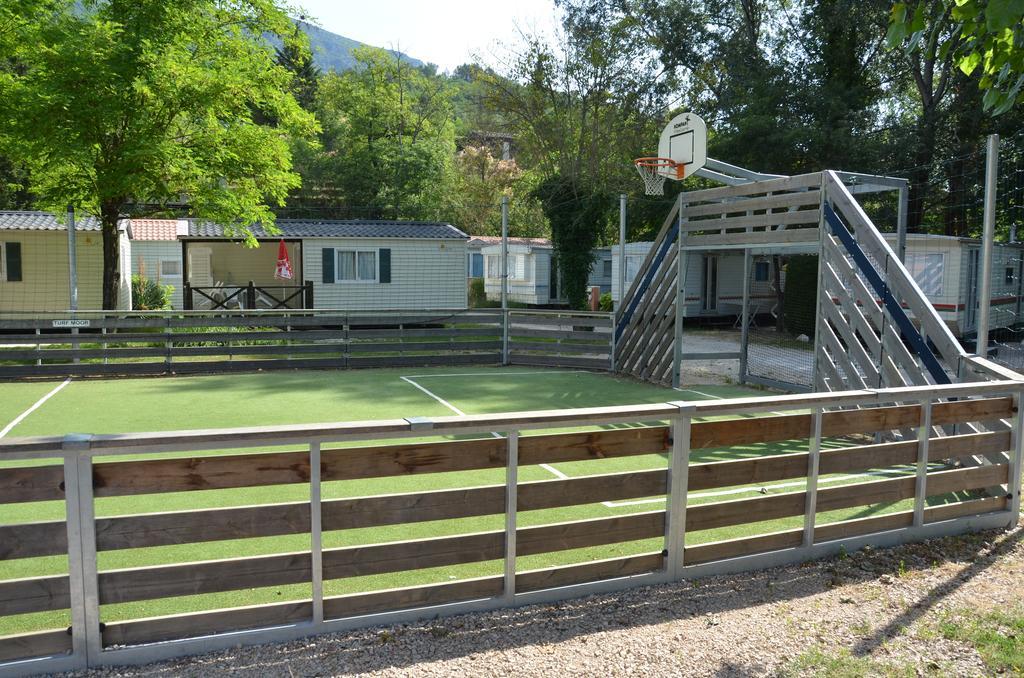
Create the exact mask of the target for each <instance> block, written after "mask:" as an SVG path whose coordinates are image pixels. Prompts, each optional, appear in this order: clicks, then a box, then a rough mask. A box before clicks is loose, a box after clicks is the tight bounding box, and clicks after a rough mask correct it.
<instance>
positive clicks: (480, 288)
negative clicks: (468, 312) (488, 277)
mask: <svg viewBox="0 0 1024 678" xmlns="http://www.w3.org/2000/svg"><path fill="white" fill-rule="evenodd" d="M486 301H487V292H486V291H485V290H484V279H483V278H471V279H470V281H469V307H470V308H480V307H482V306H483V305H484V303H485V302H486Z"/></svg>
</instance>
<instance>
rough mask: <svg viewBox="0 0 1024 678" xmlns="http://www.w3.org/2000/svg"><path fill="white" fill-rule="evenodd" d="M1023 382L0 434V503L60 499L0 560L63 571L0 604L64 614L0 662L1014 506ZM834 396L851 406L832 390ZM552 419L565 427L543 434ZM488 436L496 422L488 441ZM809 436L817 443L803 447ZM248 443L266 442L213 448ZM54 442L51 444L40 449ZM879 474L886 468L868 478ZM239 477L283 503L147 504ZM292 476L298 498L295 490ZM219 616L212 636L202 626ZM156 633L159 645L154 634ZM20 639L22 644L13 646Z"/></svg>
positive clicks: (334, 614)
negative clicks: (567, 515) (621, 461)
mask: <svg viewBox="0 0 1024 678" xmlns="http://www.w3.org/2000/svg"><path fill="white" fill-rule="evenodd" d="M986 363H987V361H986V362H982V363H978V364H977V365H976V368H977V370H978V371H979V374H980V373H981V372H986V371H988V370H989V366H988V365H987V364H986ZM997 373H998V370H997ZM997 376H998V374H997ZM1022 391H1024V382H1021V381H989V382H983V383H973V384H958V385H943V386H929V387H904V388H895V389H881V390H868V389H865V390H857V391H847V392H839V393H826V394H820V393H819V394H805V395H794V396H769V397H758V398H743V399H734V400H720V401H704V402H685V401H680V402H670V403H662V404H653V405H636V406H623V407H605V408H588V409H576V410H561V411H543V412H517V413H506V414H493V415H471V416H462V417H439V418H434V419H420V418H415V419H406V420H402V419H398V420H391V421H377V422H351V423H337V424H325V425H307V426H287V427H271V428H248V429H222V430H208V431H181V432H171V433H167V432H165V433H134V434H119V435H93V436H68V437H64V438H62V437H48V438H46V437H44V438H23V439H12V440H5V441H2V442H0V462H4V463H5V465H4V467H2V468H0V504H6V505H12V504H25V503H27V502H55V501H56V502H63V503H64V504H65V505H66V512H65V513H66V516H67V518H66V520H44V521H41V522H34V523H30V524H16V525H4V526H0V568H2V567H4V566H5V565H8V564H10V563H11V562H13V561H18V560H21V559H25V558H39V557H46V556H65V555H66V556H68V562H69V566H70V567H69V570H68V571H67V573H66V574H52V575H46V576H30V577H27V578H19V579H14V580H6V581H4V580H0V620H2V621H11V619H12V618H13V620H14V621H15V622H16V621H17V620H18V619H19V615H28V614H34V613H43V612H53V611H64V613H65V614H68V615H69V616H70V619H71V624H70V630H69V631H67V630H65V628H63V626H62V627H61V628H51V629H48V630H47V629H39V628H35V629H33V630H31V631H26V632H24V633H18V634H16V635H9V636H6V637H2V638H0V672H4V671H7V672H11V673H16V672H31V671H64V670H70V669H76V668H82V667H86V666H99V665H106V664H117V663H123V662H131V663H139V662H145V661H153V660H158V659H161V658H166V657H170V656H176V655H184V654H191V653H196V652H201V651H207V650H213V649H218V648H225V647H229V646H234V645H237V644H239V643H257V642H267V641H272V640H285V639H292V638H297V637H301V636H305V635H310V634H315V633H321V632H328V631H337V630H343V629H348V628H354V627H359V626H365V625H372V624H381V623H393V622H401V621H408V620H412V619H417V618H424V617H433V616H435V615H439V614H442V615H443V614H454V613H461V612H466V611H471V610H485V609H496V608H500V607H504V606H509V605H519V604H525V603H534V602H544V601H551V600H557V599H562V598H566V597H571V596H579V595H584V594H588V593H594V592H599V591H610V590H617V589H622V588H625V587H630V586H637V585H644V584H656V583H661V582H668V581H674V580H678V579H681V578H689V577H698V576H703V575H709V574H715V573H724V572H735V571H741V570H752V569H757V568H764V567H770V566H775V565H780V564H785V563H793V562H798V561H802V560H806V559H810V558H816V557H821V556H824V555H828V554H831V553H836V552H838V551H839V550H840V549H844V548H845V549H856V548H859V547H861V546H863V545H866V544H873V545H880V546H885V545H893V544H897V543H901V542H904V541H909V540H916V539H923V538H929V537H935V536H940V535H948V534H955V533H959V532H963V531H966V530H975V529H985V528H996V527H1007V526H1010V525H1013V524H1015V523H1016V522H1017V519H1018V514H1019V508H1020V475H1021V449H1022V437H1021V435H1020V433H1021V418H1022V412H1021V409H1020V407H1019V403H1020V397H1021V393H1022ZM854 406H856V407H858V408H860V409H840V408H850V407H854ZM777 412H786V413H785V414H776V413H777ZM753 415H757V416H753ZM642 422H645V423H642ZM658 422H660V423H658ZM968 423H970V424H972V425H973V428H972V432H970V433H960V434H956V435H950V436H946V437H935V431H936V430H937V428H936V427H943V426H946V427H948V426H958V425H959V426H962V425H965V424H968ZM989 424H999V425H1001V428H1000V426H995V425H993V426H989ZM569 427H585V429H584V430H578V431H575V432H569V433H564V432H553V431H552V429H561V430H564V429H566V428H569ZM913 428H916V429H917V430H918V431H919V435H918V436H917V437H916V438H913V437H911V438H909V439H907V438H905V439H889V440H884V441H882V442H878V443H875V444H868V441H870V440H872V439H873V436H874V434H875V433H876V432H885V431H894V430H900V429H913ZM492 431H496V432H500V433H499V434H498V437H496V436H494V435H491V432H492ZM452 437H457V438H456V439H452ZM826 439H827V440H828V442H829V444H828V445H827V446H824V447H823V441H824V440H826ZM778 441H803V442H804V444H805V445H806V449H807V451H806V452H794V453H788V454H776V455H772V456H762V457H755V458H747V459H733V460H728V461H699V460H698V459H695V458H694V456H695V455H698V454H701V451H702V450H709V449H712V450H719V451H721V452H727V451H728V449H729V448H730V447H734V446H744V449H745V450H747V449H749V447H747V446H749V445H754V444H770V443H775V442H778ZM352 445H360V446H355V447H353V446H352ZM267 447H273V448H275V449H277V450H279V449H280V448H282V447H284V451H272V452H264V453H254V452H246V453H243V454H240V455H223V454H222V453H220V452H218V451H219V450H223V449H225V448H231V449H234V450H242V451H244V450H253V449H255V448H267ZM162 453H173V454H172V455H170V456H168V455H164V454H162ZM982 453H988V454H990V455H993V458H995V459H996V461H995V462H994V463H989V464H986V465H982V466H975V467H969V468H962V467H959V466H957V465H955V464H945V463H943V462H942V460H948V459H956V458H961V457H968V456H971V455H978V454H982ZM638 455H663V456H665V457H667V461H666V462H665V463H664V464H662V465H654V466H652V467H649V468H647V469H646V470H634V471H628V472H622V471H621V470H615V471H613V472H608V467H607V463H606V462H605V460H608V459H611V458H626V457H636V456H638ZM52 458H57V459H60V460H62V463H61V464H60V465H44V464H41V463H39V462H38V460H41V459H52ZM100 458H102V462H100ZM33 460H36V461H33ZM569 461H572V462H587V466H589V467H590V470H591V471H592V472H593V474H588V475H583V476H579V477H570V478H559V479H553V480H542V481H520V480H519V469H521V468H522V467H525V466H535V465H538V464H542V463H544V464H551V463H560V462H569ZM502 469H504V473H503V474H502V473H501V472H502ZM880 469H882V470H883V471H884V470H888V473H890V477H886V474H885V473H881V474H879V470H880ZM486 470H492V471H494V472H496V473H497V474H499V475H498V476H497V477H494V479H493V480H492V481H491V482H490V484H486V483H485V484H481V480H480V478H479V476H474V478H472V479H471V478H463V479H462V480H460V479H459V476H448V477H447V478H448V480H447V481H446V483H448V484H445V485H442V487H445V489H434V488H431V489H418V490H414V491H411V492H405V493H392V494H373V495H370V496H358V497H350V496H346V497H345V498H325V497H324V494H323V492H322V486H323V483H328V482H335V481H361V480H367V479H383V478H391V479H393V480H394V482H395V483H398V482H400V479H401V478H403V477H408V476H412V475H418V474H436V473H458V472H463V471H477V472H479V471H486ZM851 473H860V474H862V476H861V477H860V480H862V481H863V482H857V483H855V484H839V483H835V482H831V483H830V482H829V479H827V478H823V476H826V475H828V474H851ZM783 480H789V481H794V480H795V481H797V482H798V483H800V484H801V486H798V487H796V489H795V491H786V492H781V493H778V494H768V495H763V496H762V495H758V494H755V495H754V497H753V498H742V499H725V500H715V501H705V500H706V499H707V498H708V497H707V495H706V491H707V490H713V489H716V488H733V487H736V486H744V485H751V484H756V485H755V486H760V485H763V484H765V483H770V482H774V481H783ZM495 481H497V482H495ZM432 484H433V485H434V487H435V488H436V487H437V483H436V482H435V483H432ZM467 484H468V485H470V486H468V487H467V486H465V485H467ZM992 487H996V488H997V490H998V491H997V492H988V493H987V492H986V489H985V488H992ZM239 488H264V492H266V491H267V490H266V488H279V491H280V492H281V493H282V494H281V496H286V495H288V494H289V492H290V496H291V499H288V500H285V501H283V503H274V504H262V505H249V506H235V507H233V508H219V507H216V506H211V507H208V508H191V509H189V510H185V511H174V512H165V511H161V510H160V507H161V504H163V503H164V502H163V501H162V500H161V499H160V497H169V496H170V495H171V493H180V492H188V493H194V494H193V495H191V496H194V497H195V498H196V501H197V502H199V501H201V500H202V498H203V496H204V494H203V493H205V492H210V491H214V490H232V489H239ZM288 488H290V490H289V489H288ZM296 488H299V489H300V490H301V493H302V495H303V496H308V499H305V498H304V499H301V500H299V501H296V500H295V499H294V497H295V489H296ZM307 493H308V494H307ZM141 496H149V497H154V498H155V501H153V503H152V507H153V509H154V510H153V511H152V512H149V513H142V514H139V513H138V511H137V509H136V510H133V511H130V512H127V513H128V514H124V513H125V512H122V511H120V510H116V509H115V508H114V507H115V506H116V503H114V502H116V501H118V498H126V499H125V500H126V501H134V502H136V503H137V502H138V499H132V498H137V497H141ZM723 496H724V495H723ZM728 496H732V495H728ZM650 497H655V498H664V503H662V502H660V501H657V502H652V503H647V504H646V505H644V506H643V507H639V508H637V509H636V510H635V512H632V513H623V514H619V515H610V516H609V515H602V516H597V517H590V518H586V519H577V520H572V521H569V522H551V517H550V516H551V514H547V515H548V518H547V519H537V518H531V521H530V522H531V524H529V525H522V524H520V514H521V512H523V511H531V512H540V511H550V510H551V509H556V508H560V507H571V506H572V507H583V506H586V505H593V504H595V503H598V502H613V501H624V500H637V499H642V498H650ZM97 500H102V501H103V502H105V503H104V504H103V506H104V510H103V513H104V515H103V516H102V517H97V515H96V514H97V509H96V506H97ZM904 500H912V502H911V503H910V504H909V508H902V509H898V510H895V511H893V510H891V509H887V508H886V507H887V506H888V505H889V504H890V503H892V502H897V501H904ZM928 500H931V504H929V501H928ZM193 505H195V504H193ZM869 506H870V507H872V510H870V511H867V516H866V517H857V516H856V515H846V516H845V517H844V518H842V519H840V520H836V517H835V514H834V513H832V512H834V511H838V510H844V509H849V508H851V507H869ZM533 515H534V516H537V515H542V516H543V515H544V514H537V513H534V514H533ZM480 516H491V517H492V518H493V522H492V523H490V524H491V527H489V528H484V529H482V530H481V529H479V528H477V529H476V530H475V531H470V532H466V530H465V529H463V530H462V532H461V533H460V532H459V531H458V529H454V530H453V529H448V528H446V529H445V531H444V534H443V536H442V535H440V534H431V535H430V536H427V537H425V538H418V539H412V540H410V539H402V540H397V541H395V540H391V541H381V539H382V537H381V536H373V535H370V536H367V535H366V534H362V536H355V537H351V538H349V537H346V539H345V540H344V541H343V542H339V541H338V540H337V538H333V539H332V541H331V544H330V545H328V544H325V540H324V533H325V532H331V533H332V534H337V533H338V531H342V532H341V534H346V535H358V534H360V533H353V532H348V531H350V530H358V529H361V528H383V527H386V526H390V527H392V528H393V527H395V526H406V527H409V526H414V525H423V524H425V523H426V522H427V521H437V520H451V519H462V518H472V517H480ZM780 519H781V520H788V521H789V522H786V523H783V524H781V525H782V528H781V529H780V527H779V524H776V523H765V521H770V520H780ZM501 524H503V525H504V527H502V528H498V527H497V526H498V525H501ZM737 526H747V527H746V528H745V530H744V531H745V532H746V534H745V535H744V536H743V537H742V538H735V537H733V538H729V537H724V536H723V534H722V532H720V530H722V529H723V528H735V527H737ZM453 531H454V532H455V533H454V534H450V533H451V532H453ZM285 535H308V539H309V541H308V543H309V544H310V546H309V547H308V548H302V549H299V550H293V551H290V552H286V553H270V554H266V555H250V556H241V557H234V558H228V559H216V560H209V559H206V560H204V559H203V556H202V554H203V553H204V549H205V548H208V547H204V546H203V545H209V544H211V543H214V542H219V541H223V540H239V539H253V538H258V537H280V536H285ZM385 538H386V537H385ZM651 540H655V541H654V543H653V546H652V541H651ZM189 544H191V545H196V546H195V548H194V549H193V550H192V551H191V552H189V551H188V550H187V549H185V548H184V545H189ZM339 544H341V545H339ZM613 544H615V545H620V547H621V550H620V553H619V554H618V555H615V556H614V557H607V555H605V556H604V557H598V556H597V555H596V554H595V553H594V552H589V553H588V552H584V553H582V555H580V552H576V551H574V550H576V549H583V548H592V547H602V548H607V547H609V545H613ZM168 546H173V547H175V549H176V550H175V551H173V552H168V553H172V554H174V555H176V556H177V557H176V558H171V559H170V560H171V562H168V563H166V564H162V565H155V566H153V565H150V566H139V565H128V566H127V567H117V568H114V569H111V568H110V567H109V566H104V567H101V566H100V562H99V560H98V559H99V558H100V557H101V556H102V558H103V559H104V560H105V562H107V563H112V562H115V561H116V559H117V558H118V557H119V553H118V552H120V551H122V550H124V549H140V548H157V547H168ZM539 554H562V555H561V556H559V558H560V561H561V562H560V564H557V565H551V564H547V565H543V566H540V567H537V566H532V565H529V566H527V565H524V561H523V560H521V559H524V558H528V557H531V556H536V555H539ZM574 554H575V555H574ZM517 559H519V560H517ZM472 563H493V567H489V569H487V570H486V571H485V572H483V573H479V574H476V575H473V576H470V577H462V578H455V579H452V578H451V577H449V576H447V575H448V573H449V572H453V573H454V574H453V575H452V576H455V575H459V571H458V570H445V571H441V573H440V574H437V571H434V573H435V574H436V576H434V577H433V578H431V577H429V576H426V574H424V573H427V572H428V571H429V570H431V568H439V567H448V568H453V567H457V566H463V565H467V564H472ZM0 571H2V570H0ZM416 572H418V573H420V574H419V575H417V576H418V577H420V581H421V583H419V584H416V585H411V586H403V587H400V588H379V586H380V585H381V584H380V583H379V582H378V583H376V585H374V583H373V582H367V581H366V580H360V579H357V578H359V577H365V576H368V575H383V574H389V573H392V574H393V573H416ZM459 576H460V577H461V575H459ZM344 582H348V583H347V584H345V586H346V590H345V591H344V592H340V593H339V592H338V591H337V590H336V586H335V584H338V583H344ZM291 584H302V585H304V586H305V587H308V588H305V589H304V591H305V593H300V594H298V595H297V597H296V599H294V600H287V601H283V602H270V603H266V602H260V603H259V604H251V605H246V606H243V607H237V606H235V607H230V608H226V607H220V608H217V607H216V605H217V602H216V601H217V600H218V599H216V598H214V599H210V600H212V601H213V602H212V603H211V602H207V603H206V604H207V605H213V606H215V609H212V610H203V611H193V612H182V613H178V614H169V615H168V614H163V615H144V614H141V612H140V611H139V610H138V609H136V608H132V609H133V610H134V612H132V613H126V612H125V611H124V609H123V608H117V607H116V606H117V605H119V604H123V603H130V602H139V601H149V600H155V599H163V600H167V599H179V598H180V599H182V604H185V601H188V600H193V601H194V599H190V598H186V597H190V596H196V595H200V594H215V593H223V592H230V591H242V590H249V589H260V588H264V587H281V586H286V585H291ZM329 584H330V586H329ZM332 587H334V588H335V590H334V591H333V592H331V591H330V590H329V589H331V588H332ZM190 604H195V603H194V602H193V603H190ZM101 606H104V607H101ZM106 606H109V607H106ZM119 609H120V610H121V611H120V612H119V611H118V610H119ZM22 619H26V620H28V621H31V620H32V619H33V618H31V617H29V618H22ZM36 626H37V627H38V622H36ZM226 632H232V633H230V634H229V635H217V634H224V633H226ZM167 640H175V641H177V642H174V643H162V642H160V641H167ZM31 657H36V658H39V657H43V659H37V661H34V662H30V663H22V664H16V663H12V662H15V661H17V660H24V659H26V658H31ZM5 662H6V663H5Z"/></svg>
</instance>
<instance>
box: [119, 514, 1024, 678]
mask: <svg viewBox="0 0 1024 678" xmlns="http://www.w3.org/2000/svg"><path fill="white" fill-rule="evenodd" d="M1022 538H1024V531H1022V530H1017V531H1015V532H1012V533H1009V534H1007V533H1005V532H1002V531H994V530H993V531H988V532H982V533H977V534H969V535H963V536H959V537H950V538H945V539H938V540H931V541H928V542H922V543H917V544H907V545H904V546H901V547H898V548H895V549H883V550H872V549H866V550H864V551H858V552H856V553H854V554H852V555H849V556H844V557H836V558H831V559H826V560H820V561H815V562H810V563H805V564H802V565H795V566H791V567H787V568H777V569H772V570H760V571H756V572H750V573H746V574H738V575H730V576H722V577H710V578H706V579H699V580H693V581H688V582H680V583H675V584H666V585H661V586H656V587H645V588H639V589H634V590H632V591H625V592H619V593H611V594H602V595H595V596H589V597H586V598H579V599H574V600H566V601H562V602H558V603H553V604H549V605H533V606H529V607H521V608H514V609H506V610H498V611H494V612H487V613H478V614H475V615H461V616H457V617H448V618H441V619H432V620H425V621H421V622H415V623H411V624H406V625H402V626H390V627H372V628H367V629H361V630H357V631H352V632H349V633H343V634H335V635H327V636H321V637H318V638H309V639H305V640H300V641H296V642H292V643H286V644H281V645H266V646H262V647H259V648H257V649H240V650H231V651H227V652H223V653H218V654H214V655H209V656H206V657H204V658H202V660H201V662H202V663H201V666H202V670H203V671H204V672H205V673H217V674H229V675H290V676H300V675H301V676H307V675H326V674H331V675H348V674H353V673H361V672H368V671H378V670H388V669H391V670H394V669H399V670H401V669H407V668H409V667H412V666H415V665H416V664H419V663H423V662H436V661H444V660H448V659H457V658H461V657H468V656H472V655H475V654H478V653H484V652H494V651H499V652H500V651H504V650H510V649H514V648H517V647H525V646H534V645H546V644H552V643H559V642H563V641H567V640H572V639H576V638H588V639H589V638H590V637H591V634H594V633H599V632H603V631H615V630H617V629H625V628H636V627H643V626H655V625H658V624H663V623H666V622H672V621H679V620H687V619H689V620H693V623H695V624H696V625H697V628H698V629H709V628H712V627H714V626H716V625H717V624H718V623H719V622H718V619H717V617H716V615H717V614H719V613H725V612H731V611H735V610H742V609H746V608H751V607H756V606H759V605H762V604H769V603H777V602H784V601H788V600H796V599H799V598H803V597H807V596H813V595H816V594H819V593H824V592H826V591H828V590H830V589H833V588H834V587H836V586H840V585H842V584H846V583H861V582H866V581H871V580H879V579H880V578H881V577H882V575H889V576H890V577H896V576H912V575H913V573H914V572H915V571H923V570H927V569H930V568H933V567H935V566H936V565H938V564H943V563H970V565H968V566H967V567H966V568H965V569H963V570H960V571H958V572H957V573H955V574H953V575H952V576H950V577H949V578H948V579H947V580H946V581H944V582H943V583H942V584H940V585H938V586H936V587H934V588H933V589H932V590H931V591H929V592H928V594H927V595H926V596H925V597H924V598H923V599H922V600H920V601H909V602H908V603H907V610H906V611H905V612H904V613H902V614H901V615H899V616H898V617H897V618H896V619H894V620H893V621H892V622H891V623H890V624H888V625H886V626H885V627H883V628H881V629H879V630H878V631H877V632H874V633H871V634H870V635H868V636H866V637H864V638H863V639H862V640H861V642H860V643H859V644H858V645H857V646H856V647H855V648H854V653H855V654H867V653H870V652H871V651H872V650H873V649H875V648H877V647H879V646H880V645H881V644H882V643H884V642H885V641H886V640H888V639H891V638H893V637H894V636H896V635H898V634H899V633H900V632H901V630H902V629H903V628H904V627H906V626H907V625H909V624H911V623H913V622H914V621H915V620H917V619H919V618H920V617H921V616H923V615H924V614H926V613H927V612H928V611H929V610H931V609H932V608H933V607H934V606H935V604H936V603H938V602H939V601H941V600H942V599H943V598H944V597H946V596H948V595H950V594H951V593H953V592H954V591H956V590H957V589H958V588H960V587H961V586H963V585H964V584H965V583H967V582H969V581H970V580H972V579H973V578H975V577H977V576H978V575H979V574H981V573H983V572H984V571H985V570H987V569H988V568H989V567H990V566H992V565H993V564H994V563H995V562H996V561H997V560H998V559H999V558H1000V557H1001V556H1003V555H1005V554H1007V553H1009V552H1010V551H1012V550H1013V549H1014V548H1015V547H1016V546H1017V545H1018V544H1019V543H1020V542H1021V541H1022ZM882 581H884V580H882ZM595 641H596V639H595ZM595 647H596V646H595ZM595 651H599V650H595ZM255 658H258V659H255ZM609 659H611V658H609ZM179 662H180V660H179ZM197 665H198V664H197ZM181 669H182V666H181V664H180V663H177V664H176V663H167V664H162V665H156V666H149V667H142V668H139V669H137V670H138V671H139V673H138V674H134V675H172V674H175V675H176V674H177V673H178V672H179V671H180V670H181ZM764 672H765V668H764V667H761V666H758V665H747V666H741V665H737V664H735V663H726V664H723V666H722V667H720V669H719V671H718V675H749V674H755V673H756V674H762V673H764ZM130 673H132V671H130V670H129V671H127V672H126V674H130Z"/></svg>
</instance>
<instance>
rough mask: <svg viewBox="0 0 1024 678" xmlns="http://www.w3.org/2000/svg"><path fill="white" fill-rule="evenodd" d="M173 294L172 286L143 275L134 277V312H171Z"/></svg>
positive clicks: (139, 274) (137, 274) (138, 274)
mask: <svg viewBox="0 0 1024 678" xmlns="http://www.w3.org/2000/svg"><path fill="white" fill-rule="evenodd" d="M172 294H174V287H173V286H171V285H161V284H160V283H158V282H157V281H155V280H153V279H151V278H147V277H146V276H144V275H142V274H141V273H136V274H134V275H132V310H135V311H167V310H170V308H171V295H172Z"/></svg>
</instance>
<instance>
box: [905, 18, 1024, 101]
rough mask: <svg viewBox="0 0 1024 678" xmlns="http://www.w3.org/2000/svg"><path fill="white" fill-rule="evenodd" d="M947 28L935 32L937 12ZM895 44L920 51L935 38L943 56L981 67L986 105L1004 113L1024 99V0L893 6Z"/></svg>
mask: <svg viewBox="0 0 1024 678" xmlns="http://www.w3.org/2000/svg"><path fill="white" fill-rule="evenodd" d="M937 17H938V18H941V20H943V21H944V22H945V24H946V29H945V30H944V31H942V32H940V33H938V34H937V35H936V32H935V31H934V30H933V27H934V25H935V24H936V20H937V19H936V18H937ZM888 39H889V43H890V44H891V45H892V46H903V47H904V48H905V49H906V50H907V52H908V53H910V54H915V53H918V52H920V51H921V50H922V48H927V47H928V46H929V43H931V42H932V41H935V43H936V46H937V49H938V53H939V54H940V55H941V56H942V58H944V59H946V58H952V59H953V60H954V61H955V62H956V64H957V66H959V67H960V69H961V70H962V71H963V72H964V73H965V74H966V75H972V74H973V73H975V72H978V73H980V77H979V79H978V81H977V85H978V87H979V88H980V89H982V90H984V92H985V95H984V101H983V104H984V107H985V109H986V110H989V111H991V112H993V113H996V114H1000V113H1005V112H1006V111H1008V110H1010V108H1012V107H1013V105H1014V104H1015V103H1017V102H1018V101H1020V100H1021V99H1024V2H1021V1H1020V0H938V1H933V2H919V3H918V4H917V5H912V4H911V3H907V2H897V3H895V4H894V5H893V8H892V23H891V26H890V28H889V34H888Z"/></svg>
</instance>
